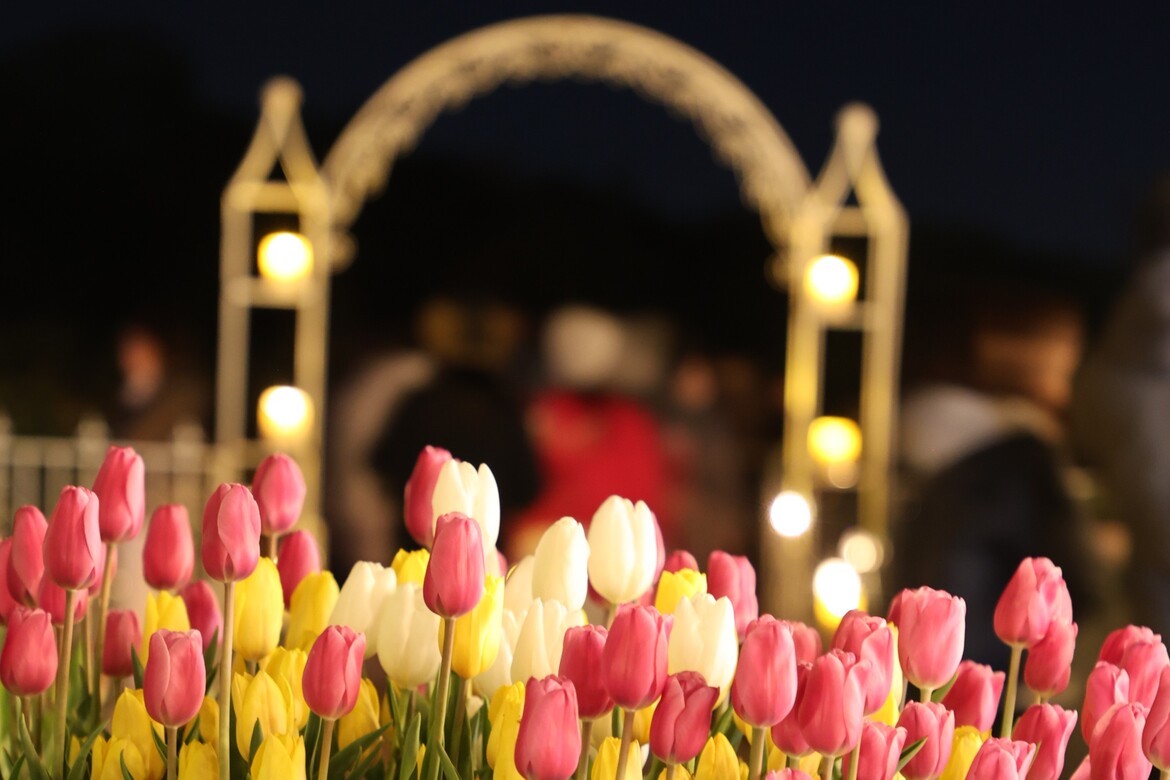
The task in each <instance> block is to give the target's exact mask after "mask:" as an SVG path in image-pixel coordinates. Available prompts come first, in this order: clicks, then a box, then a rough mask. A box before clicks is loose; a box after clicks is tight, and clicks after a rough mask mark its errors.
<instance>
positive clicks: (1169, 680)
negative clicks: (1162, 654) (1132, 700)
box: [1142, 667, 1170, 772]
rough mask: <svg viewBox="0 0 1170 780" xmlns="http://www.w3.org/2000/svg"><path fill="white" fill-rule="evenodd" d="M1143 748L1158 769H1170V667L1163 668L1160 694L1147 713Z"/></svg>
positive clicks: (1143, 731)
mask: <svg viewBox="0 0 1170 780" xmlns="http://www.w3.org/2000/svg"><path fill="white" fill-rule="evenodd" d="M1142 750H1143V751H1145V754H1146V758H1148V759H1150V761H1151V763H1153V765H1154V766H1156V767H1158V769H1160V770H1162V771H1163V772H1165V771H1166V770H1167V769H1170V667H1167V668H1165V669H1163V670H1162V674H1161V677H1160V682H1159V685H1158V695H1157V696H1155V697H1154V706H1153V707H1151V708H1150V711H1149V713H1148V714H1147V715H1146V725H1145V727H1144V728H1143V729H1142Z"/></svg>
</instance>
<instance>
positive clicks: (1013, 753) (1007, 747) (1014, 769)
mask: <svg viewBox="0 0 1170 780" xmlns="http://www.w3.org/2000/svg"><path fill="white" fill-rule="evenodd" d="M1035 755H1036V746H1035V745H1030V744H1028V743H1027V742H1013V741H1012V740H1010V739H989V740H987V741H986V742H984V743H983V747H981V748H979V752H978V753H976V754H975V760H974V761H972V762H971V767H970V768H969V769H968V770H967V780H1025V778H1027V777H1028V767H1030V766H1031V765H1032V759H1033V758H1034V757H1035Z"/></svg>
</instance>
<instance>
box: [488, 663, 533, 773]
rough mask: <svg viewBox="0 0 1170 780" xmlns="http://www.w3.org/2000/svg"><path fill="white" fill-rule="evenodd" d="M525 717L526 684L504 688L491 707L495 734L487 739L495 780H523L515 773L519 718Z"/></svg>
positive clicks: (516, 771) (498, 692) (489, 710)
mask: <svg viewBox="0 0 1170 780" xmlns="http://www.w3.org/2000/svg"><path fill="white" fill-rule="evenodd" d="M523 713H524V683H522V682H518V683H513V684H512V685H505V686H502V687H501V688H500V689H499V690H498V691H496V695H495V696H493V697H492V701H491V704H489V705H488V720H489V721H491V724H492V731H491V734H490V735H488V743H487V760H488V765H489V766H491V767H492V769H494V770H495V774H494V775H493V777H494V778H495V780H524V776H523V775H521V774H520V772H519V770H517V769H516V737H517V736H519V734H520V716H521V715H522V714H523Z"/></svg>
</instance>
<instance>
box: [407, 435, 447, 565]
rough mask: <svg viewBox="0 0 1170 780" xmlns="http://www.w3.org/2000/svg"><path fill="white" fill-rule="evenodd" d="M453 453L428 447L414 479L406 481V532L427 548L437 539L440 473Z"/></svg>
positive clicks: (413, 473) (415, 467)
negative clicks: (434, 506)
mask: <svg viewBox="0 0 1170 780" xmlns="http://www.w3.org/2000/svg"><path fill="white" fill-rule="evenodd" d="M449 460H451V453H449V452H447V450H444V449H440V448H439V447H430V446H428V447H424V448H423V451H422V452H420V453H419V454H418V460H416V461H415V463H414V470H413V471H412V472H411V473H410V479H408V480H407V481H406V491H405V496H404V498H405V500H404V502H403V507H402V514H403V520H404V522H405V524H406V530H407V531H409V532H410V535H411V536H412V537H413V538H414V540H415V541H416V542H418V543H419V544H421V545H422V546H423V547H430V546H431V544H432V543H433V541H434V538H435V515H434V512H433V510H432V505H431V502H432V500H433V497H434V493H435V483H437V482H438V481H439V472H440V471H441V470H442V468H443V466H444V465H445V464H446V463H447V461H449Z"/></svg>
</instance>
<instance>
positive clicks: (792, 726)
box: [772, 661, 812, 756]
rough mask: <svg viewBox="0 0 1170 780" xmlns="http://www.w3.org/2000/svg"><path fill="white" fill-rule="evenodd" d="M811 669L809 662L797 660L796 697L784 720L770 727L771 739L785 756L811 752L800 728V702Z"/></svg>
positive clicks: (806, 686)
mask: <svg viewBox="0 0 1170 780" xmlns="http://www.w3.org/2000/svg"><path fill="white" fill-rule="evenodd" d="M810 669H812V664H811V663H805V662H803V661H802V662H799V663H797V664H796V699H794V700H793V702H792V709H791V710H789V712H788V714H787V715H785V716H784V720H782V721H780V722H779V723H777V724H776V725H775V726H773V727H772V741H773V742H775V743H776V747H778V748H780V750H782V751H783V752H784V754H785V755H787V756H806V755H808V754H809V753H811V752H812V748H811V747H809V744H808V740H807V739H805V738H804V732H802V731H801V730H800V718H799V715H800V703H801V702H802V701H804V692H805V691H806V690H808V673H809V670H810Z"/></svg>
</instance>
